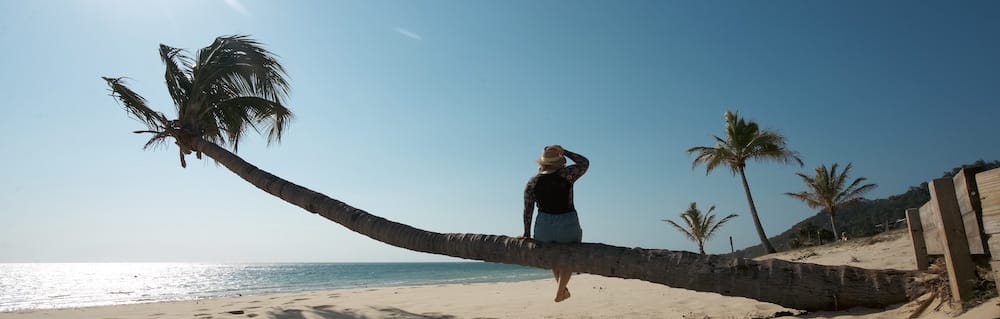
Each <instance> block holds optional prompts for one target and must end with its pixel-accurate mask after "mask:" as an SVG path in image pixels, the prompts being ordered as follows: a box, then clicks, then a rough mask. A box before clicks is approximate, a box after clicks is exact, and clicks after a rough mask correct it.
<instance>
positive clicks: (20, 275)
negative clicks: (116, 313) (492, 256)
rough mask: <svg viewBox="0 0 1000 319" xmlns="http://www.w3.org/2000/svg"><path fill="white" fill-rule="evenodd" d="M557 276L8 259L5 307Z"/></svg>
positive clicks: (0, 278) (2, 289)
mask: <svg viewBox="0 0 1000 319" xmlns="http://www.w3.org/2000/svg"><path fill="white" fill-rule="evenodd" d="M549 276H551V273H550V272H549V271H547V270H544V269H538V268H528V267H521V266H515V265H505V264H495V263H484V262H445V263H275V264H257V263H253V264H208V263H204V264H202V263H38V264H30V263H16V264H0V312H10V311H20V310H32V309H51V308H72V307H90V306H104V305H120V304H133V303H146V302H159V301H172V300H191V299H203V298H215V297H231V296H241V295H242V296H246V295H260V294H269V293H284V292H299V291H316V290H329V289H345V288H363V287H392V286H411V285H436V284H463V283H482V282H511V281H523V280H534V279H542V278H547V277H549Z"/></svg>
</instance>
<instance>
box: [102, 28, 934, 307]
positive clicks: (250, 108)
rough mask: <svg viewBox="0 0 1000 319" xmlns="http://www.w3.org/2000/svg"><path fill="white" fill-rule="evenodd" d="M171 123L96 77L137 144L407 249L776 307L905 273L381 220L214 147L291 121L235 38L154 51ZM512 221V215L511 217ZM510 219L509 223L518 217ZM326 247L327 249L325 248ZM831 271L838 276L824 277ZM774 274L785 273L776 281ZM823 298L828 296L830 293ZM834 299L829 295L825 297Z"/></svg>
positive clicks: (274, 136)
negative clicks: (133, 124) (128, 119)
mask: <svg viewBox="0 0 1000 319" xmlns="http://www.w3.org/2000/svg"><path fill="white" fill-rule="evenodd" d="M160 56H161V58H162V59H163V62H164V64H166V80H167V81H166V82H167V89H168V91H169V93H170V96H171V98H172V100H173V102H174V106H175V109H176V111H177V115H176V118H174V119H169V118H168V117H167V116H166V115H165V114H163V113H160V112H157V111H154V110H153V109H152V108H150V107H149V106H148V105H147V101H146V99H144V98H143V97H142V96H140V95H139V94H137V93H135V92H134V91H132V90H131V89H129V88H128V87H127V86H126V83H125V81H124V79H123V78H108V77H106V78H104V80H105V81H107V84H108V85H109V86H110V88H111V95H112V96H113V97H115V98H116V99H118V100H119V101H120V102H121V103H122V105H123V106H124V107H125V109H126V110H127V112H128V113H129V114H130V115H131V116H132V117H134V118H136V119H138V120H139V121H140V122H142V123H143V124H144V125H145V126H146V129H145V130H141V131H136V133H148V134H152V138H151V139H150V140H149V142H147V143H146V147H149V146H152V145H157V144H161V143H164V142H166V141H167V140H168V139H173V141H174V143H175V144H177V146H178V147H179V149H180V158H181V166H185V165H186V160H185V156H186V155H189V154H191V153H194V154H196V155H197V156H198V158H199V159H200V158H201V155H202V154H204V155H205V156H208V157H210V158H212V159H213V160H215V161H216V162H217V163H219V164H221V165H222V166H225V167H226V168H227V169H229V170H230V171H232V172H233V173H234V174H236V175H237V176H239V177H240V178H242V179H244V180H246V181H247V182H249V183H250V184H252V185H254V186H255V187H257V188H259V189H261V190H263V191H265V192H267V193H269V194H271V195H273V196H275V197H277V198H279V199H281V200H283V201H285V202H288V203H290V204H293V205H296V206H298V207H301V208H302V209H305V210H306V211H309V212H311V213H314V214H317V215H320V216H322V217H324V218H326V219H328V220H330V221H333V222H336V223H338V224H340V225H343V226H344V227H346V228H347V229H349V230H351V231H354V232H357V233H359V234H362V235H365V236H368V237H371V238H372V239H375V240H378V241H381V242H384V243H387V244H390V245H393V246H396V247H401V248H404V249H409V250H413V251H420V252H427V253H432V254H440V255H447V256H453V257H458V258H465V259H474V260H482V261H489V262H500V263H508V264H518V265H524V266H532V267H539V268H547V269H552V268H554V267H556V266H558V265H560V264H572V265H573V269H574V270H575V271H579V272H584V273H590V274H596V275H602V276H609V277H619V278H628V279H641V280H645V281H649V282H654V283H660V284H664V285H668V286H671V287H676V288H684V289H691V290H696V291H706V292H716V293H720V294H724V295H727V296H739V297H747V298H753V299H757V300H761V301H766V302H773V303H776V304H779V305H782V306H786V307H791V308H796V309H803V310H821V309H836V308H837V307H853V306H869V307H878V306H886V305H890V304H895V303H899V302H902V301H904V300H905V299H906V297H905V296H906V295H907V294H906V293H907V288H906V286H905V285H904V283H905V282H906V280H904V279H905V278H909V277H912V276H913V275H914V273H913V272H909V271H898V270H869V269H861V268H854V267H846V266H838V267H824V266H816V265H806V264H798V263H794V262H788V261H782V260H766V261H760V262H758V261H753V260H748V259H733V258H731V257H722V256H700V255H697V254H694V253H690V252H683V251H667V250H656V249H642V248H626V247H618V246H611V245H605V244H599V243H582V244H543V243H538V242H535V241H532V240H527V239H519V238H513V237H508V236H501V235H483V234H443V233H437V232H432V231H427V230H423V229H418V228H414V227H411V226H409V225H404V224H401V223H397V222H394V221H391V220H387V219H384V218H381V217H378V216H375V215H372V214H369V213H368V212H365V211H363V210H361V209H358V208H355V207H352V206H350V205H347V204H345V203H344V202H341V201H339V200H336V199H333V198H330V197H328V196H326V195H323V194H320V193H317V192H315V191H312V190H310V189H308V188H305V187H302V186H299V185H297V184H295V183H292V182H289V181H287V180H285V179H282V178H280V177H277V176H275V175H272V174H271V173H268V172H266V171H264V170H262V169H259V168H257V167H256V166H254V165H252V164H250V163H248V162H246V161H244V160H243V159H242V158H240V157H239V156H236V154H234V153H233V152H230V151H229V150H227V149H225V148H223V147H222V146H220V144H221V145H223V146H229V147H232V149H233V151H234V152H235V151H236V148H237V145H238V143H239V141H240V140H241V138H242V136H243V134H244V133H245V132H246V131H247V129H248V128H252V129H255V130H258V131H261V130H264V131H266V132H267V137H268V141H272V142H277V141H279V140H280V137H281V134H282V132H283V131H284V129H285V128H286V127H287V126H286V124H287V123H288V121H289V120H290V119H291V118H292V113H291V112H290V111H289V109H288V108H287V107H286V106H285V104H284V99H285V98H286V96H287V93H288V85H287V82H286V81H285V72H284V69H283V68H282V67H281V65H279V64H278V63H277V61H276V60H275V59H274V57H273V55H272V54H271V53H269V52H268V51H267V50H265V49H263V48H262V47H261V46H260V45H259V44H258V43H257V42H255V41H253V40H251V39H249V38H247V37H244V36H230V37H220V38H218V39H216V40H215V42H213V43H212V44H211V45H209V46H208V47H206V48H204V49H202V50H199V51H198V54H197V56H196V57H194V58H190V57H188V56H187V55H186V53H185V51H183V50H180V49H176V48H172V47H168V46H163V45H161V46H160ZM518 216H520V214H518ZM518 220H519V219H518ZM331 244H336V243H331ZM831 273H837V274H839V276H840V278H845V279H844V280H828V279H829V275H830V274H831ZM775 274H795V275H794V276H787V277H786V276H780V275H775ZM831 294H833V295H831ZM830 296H835V297H836V298H831V297H830Z"/></svg>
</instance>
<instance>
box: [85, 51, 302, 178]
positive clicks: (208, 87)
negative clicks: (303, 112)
mask: <svg viewBox="0 0 1000 319" xmlns="http://www.w3.org/2000/svg"><path fill="white" fill-rule="evenodd" d="M160 58H161V59H162V60H163V63H164V64H165V65H166V73H165V78H166V84H167V91H168V92H169V93H170V97H171V99H173V102H174V107H175V110H176V111H177V118H176V119H173V120H170V119H168V118H167V116H166V115H164V114H163V113H161V112H157V111H154V110H153V109H152V108H150V107H149V105H147V102H146V99H145V98H143V97H142V96H140V95H139V94H137V93H135V92H134V91H132V90H131V89H129V88H128V87H127V86H126V85H125V81H124V78H121V77H118V78H110V77H104V80H105V81H107V82H108V86H110V88H111V95H112V96H114V97H115V98H117V99H118V100H119V101H121V102H122V104H123V105H124V107H125V110H126V111H127V112H128V113H129V115H130V116H132V117H133V118H135V119H137V120H139V121H140V122H142V123H143V124H145V125H146V128H147V130H141V131H135V133H151V134H153V137H152V138H150V139H149V141H148V142H146V145H145V146H144V147H145V148H149V147H151V146H156V145H159V144H162V143H163V142H164V141H165V140H166V138H167V137H173V138H175V140H176V142H177V145H178V146H179V147H180V157H181V166H186V162H185V161H184V155H185V154H190V153H191V149H190V145H188V142H189V141H187V139H191V138H202V139H205V140H207V141H210V142H214V143H217V144H221V145H229V146H232V148H233V150H234V151H236V150H237V148H238V145H239V141H240V138H241V137H242V136H243V134H244V133H245V132H246V131H247V128H253V129H254V130H256V131H258V132H260V131H261V129H263V130H266V131H267V140H268V143H271V142H276V141H280V140H281V134H282V132H283V131H284V129H285V125H286V124H287V123H288V121H289V120H291V118H292V113H291V111H290V110H289V109H288V108H287V107H285V106H284V100H285V98H286V97H287V95H288V89H289V87H288V82H287V81H286V80H285V76H286V75H285V70H284V68H283V67H282V66H281V65H280V64H278V61H277V60H276V59H275V57H274V55H273V54H271V53H270V52H268V51H267V50H266V49H264V48H263V47H262V46H261V45H260V43H258V42H256V41H254V40H252V39H249V38H248V37H246V36H239V35H236V36H228V37H219V38H216V39H215V41H214V42H213V43H212V44H211V45H209V46H207V47H205V48H203V49H201V50H199V51H198V54H197V58H196V59H194V58H191V57H190V56H188V55H187V54H186V52H185V51H184V50H182V49H178V48H173V47H170V46H166V45H162V44H161V45H160ZM261 126H262V127H261ZM199 158H200V157H199Z"/></svg>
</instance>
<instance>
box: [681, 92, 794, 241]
mask: <svg viewBox="0 0 1000 319" xmlns="http://www.w3.org/2000/svg"><path fill="white" fill-rule="evenodd" d="M725 119H726V137H725V138H721V137H718V136H714V137H715V141H716V144H715V146H696V147H692V148H689V149H688V150H687V152H688V154H697V157H695V159H694V163H692V168H694V167H698V164H705V174H708V173H711V172H712V170H715V168H716V167H719V166H720V165H724V166H726V167H728V168H729V171H730V172H732V173H733V175H736V174H737V173H738V174H740V179H742V180H743V191H744V192H746V195H747V203H749V204H750V215H751V216H752V217H753V224H754V227H756V228H757V236H759V237H760V244H761V246H763V247H764V250H765V251H767V253H769V254H771V253H775V252H777V251H776V250H775V249H774V246H771V242H770V241H769V240H768V239H767V235H766V234H764V227H762V226H761V224H760V217H758V216H757V207H756V205H754V203H753V196H752V195H750V184H748V183H747V176H746V166H747V160H763V161H777V162H780V163H785V164H787V163H791V162H797V163H799V166H802V160H801V159H799V156H798V153H797V152H795V151H791V150H789V149H787V148H786V147H785V137H784V136H781V134H778V133H777V132H774V131H770V130H761V129H760V128H759V127H758V125H757V122H755V121H746V120H744V119H743V118H741V117H740V116H739V114H737V113H736V112H732V111H726V114H725Z"/></svg>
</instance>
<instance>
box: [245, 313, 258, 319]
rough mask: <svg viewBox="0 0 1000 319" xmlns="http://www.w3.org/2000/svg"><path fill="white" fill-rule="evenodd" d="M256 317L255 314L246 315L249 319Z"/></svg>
mask: <svg viewBox="0 0 1000 319" xmlns="http://www.w3.org/2000/svg"><path fill="white" fill-rule="evenodd" d="M256 316H258V314H255V313H248V314H247V317H250V318H253V317H256Z"/></svg>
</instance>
